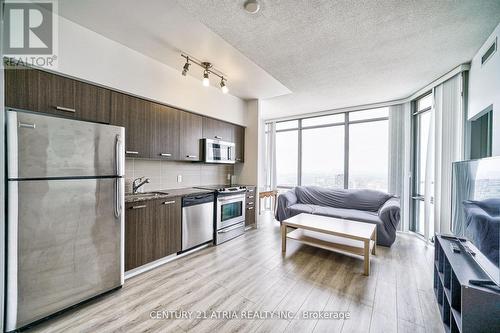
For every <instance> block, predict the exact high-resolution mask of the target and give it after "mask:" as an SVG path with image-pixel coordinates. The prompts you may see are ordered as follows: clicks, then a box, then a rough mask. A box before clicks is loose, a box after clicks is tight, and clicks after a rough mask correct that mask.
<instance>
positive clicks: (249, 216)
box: [245, 205, 255, 227]
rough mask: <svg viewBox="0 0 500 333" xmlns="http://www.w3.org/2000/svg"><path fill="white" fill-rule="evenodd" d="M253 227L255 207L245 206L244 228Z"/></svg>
mask: <svg viewBox="0 0 500 333" xmlns="http://www.w3.org/2000/svg"><path fill="white" fill-rule="evenodd" d="M253 225H255V206H253V205H250V206H248V205H247V208H246V210H245V227H249V226H253Z"/></svg>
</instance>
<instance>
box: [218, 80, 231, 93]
mask: <svg viewBox="0 0 500 333" xmlns="http://www.w3.org/2000/svg"><path fill="white" fill-rule="evenodd" d="M220 90H222V92H223V93H224V94H227V92H228V91H229V89H228V88H227V86H226V80H224V77H222V78H221V79H220Z"/></svg>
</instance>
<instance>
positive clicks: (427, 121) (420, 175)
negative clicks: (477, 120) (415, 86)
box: [410, 93, 434, 235]
mask: <svg viewBox="0 0 500 333" xmlns="http://www.w3.org/2000/svg"><path fill="white" fill-rule="evenodd" d="M431 112H432V94H431V93H429V94H427V95H425V96H423V97H421V98H419V99H417V100H416V101H415V102H414V103H413V119H412V122H413V142H412V147H413V163H412V164H413V168H412V170H413V172H412V173H413V174H412V179H413V184H412V192H413V193H412V207H413V208H412V218H411V223H410V230H411V231H414V232H417V233H419V234H421V235H423V234H424V231H425V201H426V198H427V195H431V193H434V181H433V177H432V175H430V174H427V173H428V172H430V171H429V170H428V167H427V165H429V167H433V164H432V165H431V163H429V159H430V158H432V156H430V154H429V153H430V152H431V151H432V148H433V147H432V146H431V145H432V144H433V142H432V141H431V135H430V134H431V133H430V130H431V116H432V114H431ZM427 192H428V193H427ZM428 200H429V202H430V203H431V204H432V202H433V198H432V196H431V197H429V198H428ZM431 211H432V210H429V217H428V218H429V224H432V221H433V214H432V212H431ZM429 227H431V226H429ZM432 227H433V226H432ZM429 230H432V229H429Z"/></svg>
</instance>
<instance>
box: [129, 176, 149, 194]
mask: <svg viewBox="0 0 500 333" xmlns="http://www.w3.org/2000/svg"><path fill="white" fill-rule="evenodd" d="M143 179H144V177H139V178H136V179H134V181H133V182H132V193H133V194H136V193H137V192H139V188H140V187H141V186H142V185H144V184H147V183H149V182H150V180H149V178H146V179H144V180H143Z"/></svg>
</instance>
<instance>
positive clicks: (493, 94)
mask: <svg viewBox="0 0 500 333" xmlns="http://www.w3.org/2000/svg"><path fill="white" fill-rule="evenodd" d="M495 38H497V41H498V42H500V24H499V25H497V27H496V28H495V30H494V31H493V33H492V34H491V35H490V36H489V37H488V39H487V40H486V42H485V43H484V44H483V46H481V48H480V49H479V51H478V52H477V53H476V55H475V56H474V58H473V59H472V63H471V69H470V72H469V113H468V118H469V119H471V118H473V117H474V116H475V115H477V114H478V113H479V112H481V111H483V110H484V109H486V108H487V107H489V106H490V105H493V140H492V142H493V155H500V50H498V49H497V51H496V53H495V54H494V55H493V56H492V58H490V60H488V61H487V62H486V63H485V64H484V65H481V56H482V55H483V54H484V52H485V51H486V50H487V49H488V48H489V47H490V46H491V44H492V43H493V41H494V40H495ZM498 42H497V43H498Z"/></svg>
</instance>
